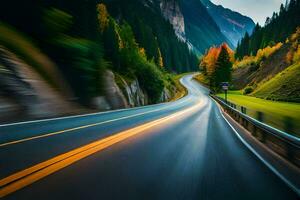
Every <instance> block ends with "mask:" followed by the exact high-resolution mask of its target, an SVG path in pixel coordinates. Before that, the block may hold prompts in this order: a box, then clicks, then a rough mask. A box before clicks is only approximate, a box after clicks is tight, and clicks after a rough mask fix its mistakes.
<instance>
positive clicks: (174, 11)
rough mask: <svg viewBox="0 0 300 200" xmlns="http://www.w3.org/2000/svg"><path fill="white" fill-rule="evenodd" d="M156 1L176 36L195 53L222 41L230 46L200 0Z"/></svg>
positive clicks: (201, 52)
mask: <svg viewBox="0 0 300 200" xmlns="http://www.w3.org/2000/svg"><path fill="white" fill-rule="evenodd" d="M158 1H159V2H160V8H161V13H162V15H163V16H164V17H165V19H167V20H168V21H169V22H170V23H171V24H172V25H173V28H174V31H175V33H176V35H177V37H178V38H179V39H180V40H181V41H184V42H185V43H186V44H187V45H188V47H189V48H190V50H193V51H194V52H195V53H196V54H203V53H204V52H205V50H206V49H208V48H209V47H210V46H213V45H219V44H221V43H223V42H227V43H228V44H229V45H230V46H232V45H231V42H230V41H229V40H228V39H227V38H226V37H225V36H224V35H223V34H222V33H221V30H220V28H219V27H218V25H217V24H216V22H215V21H214V20H213V18H212V17H211V16H210V14H209V13H208V11H207V10H206V8H205V7H204V6H203V4H202V3H201V1H200V0H189V1H185V0H158Z"/></svg>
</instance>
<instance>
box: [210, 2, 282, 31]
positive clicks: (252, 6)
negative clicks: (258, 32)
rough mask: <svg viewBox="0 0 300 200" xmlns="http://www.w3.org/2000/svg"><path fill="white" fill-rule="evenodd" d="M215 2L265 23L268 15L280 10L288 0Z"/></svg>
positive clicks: (255, 20) (262, 23)
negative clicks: (281, 5)
mask: <svg viewBox="0 0 300 200" xmlns="http://www.w3.org/2000/svg"><path fill="white" fill-rule="evenodd" d="M211 1H212V2H213V3H215V4H218V5H223V6H224V7H227V8H230V9H232V10H235V11H238V12H240V13H242V14H243V15H247V16H249V17H251V18H252V19H253V20H254V22H258V23H259V24H260V25H264V23H265V21H266V17H268V16H269V17H271V16H272V13H273V11H276V12H277V11H279V7H280V4H281V3H283V4H285V1H286V0H211Z"/></svg>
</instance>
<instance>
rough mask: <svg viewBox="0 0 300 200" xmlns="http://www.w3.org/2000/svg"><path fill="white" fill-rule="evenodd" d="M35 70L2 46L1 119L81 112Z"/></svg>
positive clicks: (0, 52)
mask: <svg viewBox="0 0 300 200" xmlns="http://www.w3.org/2000/svg"><path fill="white" fill-rule="evenodd" d="M68 100H69V99H66V98H65V96H63V95H62V94H60V92H59V91H57V90H56V89H54V88H53V87H51V86H50V85H49V84H48V83H47V82H46V81H45V80H44V78H43V77H41V76H40V74H38V73H37V72H36V71H35V70H34V69H33V68H32V67H30V66H28V65H27V64H25V63H24V62H23V61H22V60H20V59H18V58H17V57H16V56H15V55H14V54H13V53H11V52H9V51H8V50H6V49H4V48H3V47H0V104H1V105H0V115H1V119H0V120H6V119H8V118H9V117H12V118H16V119H19V118H20V117H21V115H22V117H24V118H26V119H30V118H45V117H52V116H58V115H65V114H70V113H73V112H76V110H77V109H79V108H78V107H77V106H75V105H73V104H72V103H70V102H69V101H68Z"/></svg>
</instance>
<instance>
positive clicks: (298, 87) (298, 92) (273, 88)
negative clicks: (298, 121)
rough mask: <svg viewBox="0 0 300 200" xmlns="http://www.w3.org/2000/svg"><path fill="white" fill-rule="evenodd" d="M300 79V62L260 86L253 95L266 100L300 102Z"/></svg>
mask: <svg viewBox="0 0 300 200" xmlns="http://www.w3.org/2000/svg"><path fill="white" fill-rule="evenodd" d="M299 77H300V62H299V63H297V64H294V65H292V66H290V67H288V68H287V69H285V70H284V71H282V72H281V73H279V74H277V75H276V76H275V77H274V78H272V79H271V80H269V81H267V82H266V83H264V84H262V85H261V86H259V87H258V88H257V89H256V90H255V91H254V92H253V93H252V94H251V95H253V96H255V97H259V98H265V99H273V100H283V101H296V102H300V78H299ZM299 115H300V114H299Z"/></svg>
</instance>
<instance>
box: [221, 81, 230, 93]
mask: <svg viewBox="0 0 300 200" xmlns="http://www.w3.org/2000/svg"><path fill="white" fill-rule="evenodd" d="M221 86H222V89H223V90H225V91H226V90H228V88H229V83H228V82H222V83H221Z"/></svg>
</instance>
